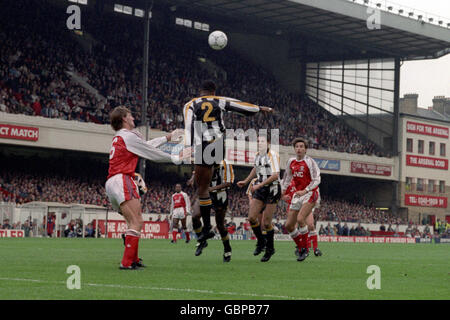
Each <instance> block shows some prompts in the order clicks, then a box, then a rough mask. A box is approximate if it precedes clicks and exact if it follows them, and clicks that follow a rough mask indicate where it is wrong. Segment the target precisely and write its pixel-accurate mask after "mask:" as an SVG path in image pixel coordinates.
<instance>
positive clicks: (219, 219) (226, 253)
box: [216, 207, 231, 262]
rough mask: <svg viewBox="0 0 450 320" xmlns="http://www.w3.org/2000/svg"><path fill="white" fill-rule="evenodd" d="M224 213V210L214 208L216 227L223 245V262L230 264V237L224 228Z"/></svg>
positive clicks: (222, 208)
mask: <svg viewBox="0 0 450 320" xmlns="http://www.w3.org/2000/svg"><path fill="white" fill-rule="evenodd" d="M225 213H226V208H224V207H219V208H216V226H217V229H218V230H219V233H220V237H221V238H222V244H223V262H230V260H231V245H230V235H229V234H228V230H227V229H226V228H225V224H224V221H225Z"/></svg>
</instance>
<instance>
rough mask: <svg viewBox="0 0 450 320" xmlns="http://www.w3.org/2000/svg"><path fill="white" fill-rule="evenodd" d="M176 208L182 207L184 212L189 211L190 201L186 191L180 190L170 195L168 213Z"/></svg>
mask: <svg viewBox="0 0 450 320" xmlns="http://www.w3.org/2000/svg"><path fill="white" fill-rule="evenodd" d="M176 208H183V209H184V212H185V213H190V211H191V202H190V200H189V196H188V195H187V194H186V192H183V191H180V192H177V193H174V194H173V195H172V201H171V204H170V214H172V212H173V210H174V209H176Z"/></svg>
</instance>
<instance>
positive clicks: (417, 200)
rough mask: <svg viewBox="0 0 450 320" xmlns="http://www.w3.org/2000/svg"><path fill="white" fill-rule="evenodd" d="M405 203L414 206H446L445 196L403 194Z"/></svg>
mask: <svg viewBox="0 0 450 320" xmlns="http://www.w3.org/2000/svg"><path fill="white" fill-rule="evenodd" d="M405 205H407V206H416V207H433V208H447V197H433V196H423V195H418V194H405Z"/></svg>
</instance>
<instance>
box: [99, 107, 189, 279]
mask: <svg viewBox="0 0 450 320" xmlns="http://www.w3.org/2000/svg"><path fill="white" fill-rule="evenodd" d="M110 119H111V127H112V128H113V129H114V131H115V132H116V134H115V136H114V138H113V141H112V145H111V150H110V153H109V170H108V178H107V181H106V185H105V189H106V194H107V195H108V198H109V200H110V201H111V204H112V207H113V208H114V209H115V210H117V211H118V212H119V213H120V214H122V215H123V217H124V218H125V220H126V222H127V226H128V229H127V231H126V232H125V251H124V254H123V258H122V261H121V263H120V269H123V270H130V269H131V270H132V269H138V268H139V267H143V266H144V265H142V263H141V260H140V259H139V258H138V246H139V237H140V235H141V229H142V225H143V220H142V214H141V202H140V196H139V193H138V188H139V187H138V186H137V183H135V181H134V176H135V172H134V171H135V170H136V165H137V163H138V160H139V157H142V158H145V159H148V160H152V161H156V162H167V161H171V160H172V157H171V155H169V154H167V153H165V152H163V151H161V150H159V149H158V148H157V147H158V146H159V145H161V144H163V143H165V142H166V141H170V140H171V139H172V137H174V138H175V137H178V136H179V135H180V134H182V131H181V130H180V129H177V130H175V131H173V132H172V133H170V134H168V135H167V136H165V137H160V138H156V139H153V140H150V141H145V140H143V139H142V136H141V134H140V133H139V132H138V131H135V130H133V129H134V128H135V125H134V118H133V116H132V115H131V112H130V110H129V109H127V108H126V107H124V106H119V107H116V108H115V109H114V110H113V111H112V112H111V115H110ZM183 153H184V158H186V157H188V156H190V152H189V151H187V150H183V151H182V152H181V153H180V156H183ZM140 183H141V188H142V183H143V180H142V182H140Z"/></svg>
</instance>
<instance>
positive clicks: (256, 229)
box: [252, 222, 264, 243]
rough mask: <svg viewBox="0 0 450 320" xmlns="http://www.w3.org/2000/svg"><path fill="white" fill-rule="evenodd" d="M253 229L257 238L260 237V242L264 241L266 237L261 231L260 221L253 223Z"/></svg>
mask: <svg viewBox="0 0 450 320" xmlns="http://www.w3.org/2000/svg"><path fill="white" fill-rule="evenodd" d="M252 230H253V233H254V234H255V237H256V239H258V243H262V242H263V241H264V237H263V235H262V232H261V226H260V225H259V223H258V222H257V223H256V224H255V225H253V224H252Z"/></svg>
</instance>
